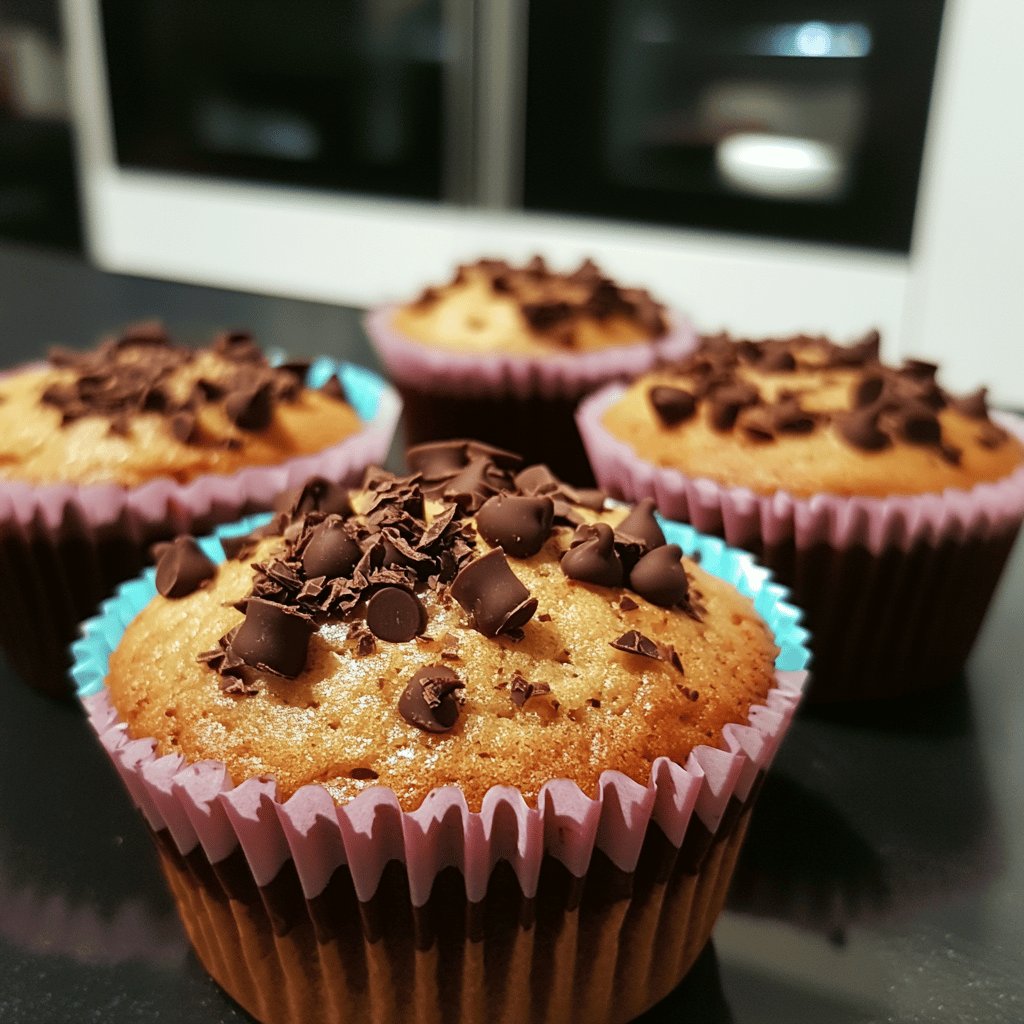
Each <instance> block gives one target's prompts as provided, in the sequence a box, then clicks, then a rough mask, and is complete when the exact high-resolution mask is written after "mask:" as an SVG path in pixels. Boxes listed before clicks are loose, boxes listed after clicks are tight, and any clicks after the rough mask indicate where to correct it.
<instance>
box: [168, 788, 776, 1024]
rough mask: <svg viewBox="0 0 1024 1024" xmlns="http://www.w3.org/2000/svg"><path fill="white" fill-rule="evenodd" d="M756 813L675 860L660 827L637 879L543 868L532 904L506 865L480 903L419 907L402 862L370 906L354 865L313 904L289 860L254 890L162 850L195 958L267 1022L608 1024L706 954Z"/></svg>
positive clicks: (442, 879)
mask: <svg viewBox="0 0 1024 1024" xmlns="http://www.w3.org/2000/svg"><path fill="white" fill-rule="evenodd" d="M756 788H757V787H756V786H755V791H756ZM752 804H753V793H752V794H751V797H750V798H749V799H748V800H747V801H745V802H743V803H740V802H739V801H737V800H735V799H734V800H732V801H731V802H730V804H729V807H728V810H727V811H726V814H725V817H724V818H723V821H722V823H721V825H720V827H719V829H718V830H717V831H716V832H715V833H714V834H712V833H710V832H709V831H708V830H707V829H706V828H704V826H703V825H701V824H700V822H699V821H698V820H697V819H696V818H695V819H694V820H693V821H692V822H691V823H690V825H689V827H688V828H687V832H686V837H685V839H684V842H683V845H682V847H681V848H679V849H676V848H675V847H673V846H672V845H671V844H670V843H669V842H668V840H667V839H666V838H665V836H664V834H663V833H662V832H661V830H660V829H659V828H658V827H657V826H656V825H652V826H651V827H650V828H649V830H648V833H647V837H646V839H645V842H644V847H643V851H642V854H641V857H640V861H639V863H638V865H637V868H636V870H635V871H633V872H630V873H626V872H623V871H621V870H619V869H617V868H615V867H614V866H613V865H612V864H611V862H610V861H609V860H608V859H607V858H606V857H605V856H604V854H602V853H600V852H596V853H595V854H594V859H593V861H592V863H591V866H590V869H589V870H588V872H587V874H586V875H585V876H584V877H583V878H581V879H580V878H575V877H573V876H572V875H571V874H569V872H567V871H566V869H565V867H564V866H563V865H562V864H561V863H560V862H558V861H556V860H554V859H553V858H551V857H546V858H545V860H544V864H543V867H542V870H541V877H540V885H539V887H538V891H537V894H536V896H535V897H533V898H531V899H527V898H526V897H524V896H523V894H522V891H521V889H520V887H519V884H518V882H517V880H516V877H515V874H514V873H513V872H512V870H511V869H510V868H509V867H508V865H507V864H505V863H504V862H502V863H501V864H499V866H498V867H497V868H496V869H495V872H494V874H493V875H492V877H491V880H490V884H489V887H488V890H487V895H486V897H485V898H484V899H483V900H482V901H481V902H479V903H470V902H467V900H466V897H465V891H464V887H463V883H462V878H461V875H460V874H459V873H458V872H457V871H456V870H455V869H452V868H448V869H446V870H445V871H444V872H442V874H441V875H439V876H438V878H437V881H436V882H435V884H434V888H433V891H432V894H431V897H430V899H429V901H428V902H427V903H426V904H425V905H424V906H423V907H419V908H416V907H413V905H412V903H411V901H410V899H409V890H408V882H407V877H406V874H405V869H404V867H403V866H402V865H401V864H399V863H398V862H397V861H392V862H391V863H390V864H389V865H388V867H387V868H386V869H385V872H384V876H383V878H382V880H381V884H380V886H379V888H378V890H377V892H376V894H375V895H374V897H373V898H372V899H371V900H370V901H369V902H366V903H360V902H359V901H358V899H357V898H356V895H355V891H354V888H353V885H352V880H351V876H350V875H349V873H348V871H347V869H346V868H344V867H342V868H339V869H338V870H337V871H336V872H335V874H334V876H333V877H332V879H331V881H330V883H329V884H328V886H327V888H326V889H325V890H324V892H323V893H321V894H320V895H319V896H317V897H315V898H314V899H312V900H306V899H305V898H304V897H303V894H302V889H301V886H300V884H299V880H298V876H297V875H296V873H295V870H294V865H293V863H292V861H290V860H289V861H287V862H286V863H285V865H284V867H283V868H282V869H281V871H280V872H279V873H278V875H277V877H275V879H274V880H273V881H272V882H271V883H270V884H269V885H267V886H265V887H263V888H260V887H258V886H257V885H256V884H255V881H254V880H253V877H252V874H251V873H250V871H249V868H248V866H247V864H246V861H245V858H244V856H243V855H242V854H241V852H240V851H238V850H236V851H235V852H234V853H233V854H231V856H229V857H228V858H227V859H226V860H224V861H221V862H219V863H218V864H215V865H211V864H210V863H209V861H208V860H207V859H206V858H205V856H204V855H203V853H202V851H201V849H200V848H197V849H196V850H193V851H192V852H191V853H189V854H188V855H186V856H182V855H181V854H180V853H179V852H178V850H177V848H176V847H175V845H174V843H173V841H172V840H171V839H170V838H169V836H168V835H167V833H165V832H160V833H157V834H156V839H157V847H158V850H159V852H160V859H161V863H162V866H163V870H164V874H165V875H166V877H167V880H168V883H169V884H170V887H171V890H172V892H173V894H174V897H175V901H176V903H177V906H178V911H179V913H180V915H181V918H182V921H183V922H184V925H185V929H186V931H187V932H188V935H189V938H190V939H191V941H192V944H193V946H194V947H195V950H196V953H197V955H198V956H199V959H200V960H201V961H202V963H203V965H204V966H205V967H206V969H207V970H208V971H209V973H210V974H211V975H212V976H213V978H214V979H215V980H216V981H217V982H218V984H220V985H221V987H222V988H224V989H225V991H227V993H228V994H229V995H230V996H231V997H232V998H233V999H235V1000H236V1001H237V1002H238V1003H240V1004H241V1005H242V1006H243V1007H244V1008H245V1009H246V1010H248V1011H249V1012H250V1013H251V1014H253V1015H254V1016H255V1017H257V1018H258V1019H259V1020H260V1021H263V1022H264V1024H299V1022H302V1024H349V1022H353V1024H354V1022H357V1021H358V1022H364V1021H372V1022H374V1024H391V1022H396V1024H397V1022H400V1021H401V1022H404V1021H415V1022H417V1024H455V1022H457V1024H471V1022H479V1021H485V1020H486V1021H489V1022H490V1021H494V1022H501V1024H528V1022H529V1024H563V1022H570V1021H574V1022H575V1021H587V1022H588V1024H591V1022H593V1024H601V1022H609V1024H611V1022H624V1021H628V1020H632V1019H633V1018H635V1017H636V1016H638V1015H639V1014H641V1013H643V1012H644V1011H645V1010H646V1009H648V1008H649V1007H650V1006H652V1005H654V1004H655V1003H656V1002H658V1001H659V1000H660V999H662V998H664V996H666V995H667V994H668V993H669V992H671V991H672V989H673V988H675V986H676V985H677V984H678V983H679V981H680V980H681V979H682V977H683V976H684V975H685V974H686V972H687V971H688V970H689V968H690V966H691V965H692V964H693V962H694V961H695V960H696V958H697V956H698V955H699V954H700V952H701V950H702V949H703V948H704V946H705V944H706V942H707V940H708V938H709V937H710V934H711V929H712V927H713V925H714V922H715V919H716V918H717V916H718V914H719V912H720V910H721V908H722V905H723V903H724V901H725V896H726V891H727V889H728V886H729V881H730V879H731V877H732V873H733V868H734V867H735V863H736V857H737V854H738V851H739V847H740V844H741V842H742V839H743V835H744V833H745V831H746V827H747V822H748V820H749V815H750V811H751V807H752Z"/></svg>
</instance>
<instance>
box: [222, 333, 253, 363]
mask: <svg viewBox="0 0 1024 1024" xmlns="http://www.w3.org/2000/svg"><path fill="white" fill-rule="evenodd" d="M213 350H214V352H216V353H217V354H218V355H219V356H223V357H224V358H225V359H228V360H230V361H231V362H233V363H263V362H265V360H264V357H263V352H262V351H261V350H260V347H259V345H257V344H256V342H255V340H254V339H253V336H252V335H251V334H250V333H249V332H248V331H225V332H224V333H223V334H221V335H219V336H218V337H217V338H216V340H215V341H214V343H213Z"/></svg>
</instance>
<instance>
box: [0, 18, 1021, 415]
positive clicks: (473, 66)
mask: <svg viewBox="0 0 1024 1024" xmlns="http://www.w3.org/2000/svg"><path fill="white" fill-rule="evenodd" d="M1022 38H1024V3H1021V2H1020V0H947V2H945V3H943V2H942V0H903V2H900V3H893V2H891V0H760V2H757V3H754V2H752V0H721V2H716V3H708V2H699V0H587V2H583V0H563V2H559V3H553V2H548V3H539V2H535V3H532V4H528V3H527V2H525V0H296V2H293V3H290V4H288V5H287V8H284V7H283V6H282V5H281V4H279V3H272V2H270V0H244V2H243V0H219V2H217V3H202V2H199V0H64V2H63V3H61V2H60V0H0V244H4V243H12V242H14V243H21V244H26V243H27V244H29V245H32V246H51V247H59V248H61V249H63V250H65V251H68V252H72V253H75V254H77V255H78V256H79V257H80V258H81V259H83V260H88V261H90V262H92V263H94V264H95V265H97V266H98V267H101V268H103V269H104V270H108V271H117V272H122V273H129V274H137V275H143V276H147V277H155V278H165V279H171V280H178V281H188V282H193V283H200V284H207V285H215V286H220V287H227V288H232V289H236V290H241V291H247V292H256V293H263V294H270V295H278V296H287V297H291V298H300V299H308V300H315V301H317V302H322V303H323V302H326V303H334V304H341V305H346V306H365V305H368V304H371V303H373V302H377V301H380V300H382V299H386V298H394V297H403V296H406V295H409V294H412V293H413V292H414V291H416V290H418V288H419V287H420V286H421V285H422V284H423V283H425V282H426V281H430V280H434V279H438V278H443V277H444V276H446V274H447V273H448V271H449V268H450V267H451V265H452V264H454V263H455V262H457V261H459V260H463V259H470V258H475V257H476V256H478V255H482V254H490V255H498V256H508V257H521V256H527V255H529V254H531V253H533V252H536V251H539V252H543V253H545V254H546V255H547V256H549V257H551V258H552V259H553V260H554V262H555V263H556V264H558V263H561V262H565V263H568V262H570V261H572V260H574V259H576V258H578V257H579V256H582V255H584V254H587V255H592V256H594V257H595V258H596V259H598V261H599V262H601V263H602V264H604V265H605V266H607V268H608V269H609V270H610V271H611V272H612V273H614V274H616V275H618V276H620V277H621V278H622V279H623V280H625V281H627V282H629V283H638V284H643V285H646V286H648V287H650V288H651V289H652V290H653V291H654V292H655V293H656V294H658V295H659V296H660V297H662V298H664V299H665V300H666V301H668V302H670V303H672V304H674V305H678V306H679V307H680V308H682V309H684V310H687V311H689V312H690V313H691V315H692V316H693V318H694V319H695V320H696V322H697V323H698V325H699V326H700V327H701V328H704V329H706V330H715V329H718V328H720V327H726V328H730V329H732V330H734V331H738V332H747V333H750V334H753V335H755V336H758V335H766V334H771V333H777V332H780V331H793V330H811V331H820V330H824V331H828V332H831V333H833V334H835V335H836V336H838V337H840V338H842V337H845V336H852V335H855V334H858V333H860V332H862V331H863V330H865V329H866V328H869V327H872V326H877V327H879V328H880V329H882V331H883V334H884V337H885V339H886V344H887V346H888V354H889V355H891V356H900V355H903V354H907V353H910V352H913V353H915V354H920V355H925V356H931V357H935V358H938V359H941V360H942V361H943V362H944V364H945V365H946V366H947V368H948V373H947V379H948V380H949V382H950V383H951V384H952V385H954V386H956V387H965V388H966V387H970V386H973V385H974V384H975V383H978V382H981V381H986V380H987V381H988V382H989V383H990V384H992V385H993V386H994V393H995V397H996V399H997V401H1001V402H1002V403H1003V404H1008V405H1016V406H1024V345H1022V344H1021V338H1022V337H1024V312H1022V306H1021V304H1020V303H1019V302H1018V301H1016V296H1015V290H1016V287H1017V282H1018V281H1019V279H1020V275H1021V272H1022V271H1024V260H1022V258H1021V256H1020V242H1019V239H1020V237H1021V234H1022V232H1024V197H1022V195H1021V182H1022V181H1024V129H1022V127H1021V118H1020V116H1019V111H1018V102H1019V98H1020V96H1021V95H1024V67H1022V62H1021V61H1020V60H1019V58H1018V54H1017V51H1018V48H1019V42H1020V40H1021V39H1022ZM2 288H3V283H2V282H0V289H2ZM154 313H159V310H154ZM257 326H258V325H257ZM47 340H60V339H47Z"/></svg>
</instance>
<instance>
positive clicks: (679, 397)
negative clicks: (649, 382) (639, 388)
mask: <svg viewBox="0 0 1024 1024" xmlns="http://www.w3.org/2000/svg"><path fill="white" fill-rule="evenodd" d="M647 398H648V400H649V401H650V403H651V406H652V407H653V409H654V411H655V413H656V414H657V416H658V419H659V420H661V422H662V424H663V425H664V426H666V427H674V426H676V424H678V423H682V422H683V421H684V420H688V419H690V418H691V417H692V416H693V414H694V413H695V412H696V411H697V399H696V398H695V397H694V396H693V395H692V394H691V393H690V392H689V391H684V390H683V389H682V388H673V387H669V386H668V385H664V384H660V385H658V386H657V387H653V388H651V389H650V391H648V392H647Z"/></svg>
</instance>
